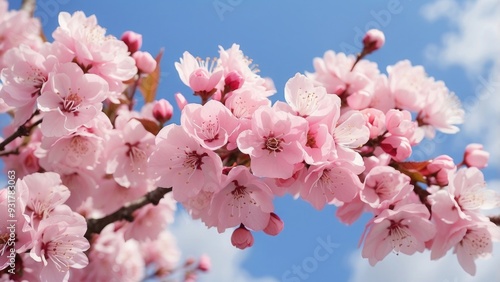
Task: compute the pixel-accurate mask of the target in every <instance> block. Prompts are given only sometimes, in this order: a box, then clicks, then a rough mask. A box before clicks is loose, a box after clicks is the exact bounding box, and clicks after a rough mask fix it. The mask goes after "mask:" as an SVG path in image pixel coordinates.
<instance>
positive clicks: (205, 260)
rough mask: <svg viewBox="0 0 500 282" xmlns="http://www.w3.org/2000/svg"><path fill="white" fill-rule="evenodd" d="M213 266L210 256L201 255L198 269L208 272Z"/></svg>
mask: <svg viewBox="0 0 500 282" xmlns="http://www.w3.org/2000/svg"><path fill="white" fill-rule="evenodd" d="M210 267H211V262H210V257H209V256H207V255H205V254H203V255H201V256H200V260H199V261H198V269H199V270H201V271H203V272H207V271H209V270H210Z"/></svg>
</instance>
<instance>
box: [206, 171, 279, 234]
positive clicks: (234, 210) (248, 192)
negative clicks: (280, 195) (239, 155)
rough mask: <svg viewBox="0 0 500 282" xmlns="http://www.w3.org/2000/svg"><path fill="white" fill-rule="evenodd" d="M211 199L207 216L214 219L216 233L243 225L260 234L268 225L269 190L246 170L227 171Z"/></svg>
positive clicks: (270, 209)
mask: <svg viewBox="0 0 500 282" xmlns="http://www.w3.org/2000/svg"><path fill="white" fill-rule="evenodd" d="M221 187H222V188H221V190H220V191H219V192H217V193H216V194H215V195H214V198H213V200H212V204H211V208H210V214H213V216H216V217H217V219H218V224H217V229H218V230H219V232H223V231H224V230H225V229H226V228H229V227H234V226H238V225H240V224H244V225H245V226H247V227H248V228H250V229H252V230H255V231H258V230H263V229H264V228H266V226H267V225H268V223H269V218H270V213H271V212H272V211H273V209H274V207H273V203H272V198H273V194H272V192H271V189H269V187H268V186H267V185H266V184H265V183H264V182H263V181H261V179H260V178H258V177H256V176H254V175H253V174H252V173H250V171H249V170H248V168H247V167H244V166H236V167H234V168H232V169H231V170H230V171H229V174H228V175H227V177H226V178H225V179H224V180H223V182H222V184H221Z"/></svg>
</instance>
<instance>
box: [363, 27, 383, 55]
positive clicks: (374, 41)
mask: <svg viewBox="0 0 500 282" xmlns="http://www.w3.org/2000/svg"><path fill="white" fill-rule="evenodd" d="M384 43H385V36H384V33H383V32H382V31H380V30H378V29H370V30H369V31H367V32H366V34H365V37H364V38H363V45H364V47H363V53H366V54H370V53H371V52H373V51H376V50H378V49H380V48H381V47H382V46H383V45H384Z"/></svg>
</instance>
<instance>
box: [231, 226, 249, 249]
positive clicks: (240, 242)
mask: <svg viewBox="0 0 500 282" xmlns="http://www.w3.org/2000/svg"><path fill="white" fill-rule="evenodd" d="M231 244H233V246H235V247H236V248H238V249H241V250H243V249H246V248H248V247H251V246H253V235H252V232H250V231H249V230H248V229H246V228H245V227H244V226H243V225H242V226H240V227H238V228H236V229H235V230H234V231H233V234H232V235H231Z"/></svg>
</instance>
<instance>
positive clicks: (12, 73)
mask: <svg viewBox="0 0 500 282" xmlns="http://www.w3.org/2000/svg"><path fill="white" fill-rule="evenodd" d="M52 59H55V58H52ZM3 61H4V62H5V63H7V67H6V68H5V69H3V70H2V74H1V79H2V83H3V87H2V89H1V90H0V98H2V99H3V100H4V102H5V103H6V104H7V105H8V106H10V107H14V108H16V112H15V115H14V126H19V125H21V124H23V123H24V122H26V121H27V120H28V119H29V118H30V117H31V116H32V115H33V113H34V112H35V110H36V108H37V104H36V100H37V98H38V97H39V96H40V94H41V90H42V86H43V84H44V83H45V81H47V77H48V72H49V71H50V70H51V67H52V66H51V65H52V64H53V62H51V61H54V60H47V59H46V57H45V56H43V55H42V54H41V53H39V52H37V51H35V50H33V49H31V48H30V47H28V46H26V45H21V46H20V47H19V48H13V49H10V50H9V51H8V52H7V53H5V55H4V58H3Z"/></svg>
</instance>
